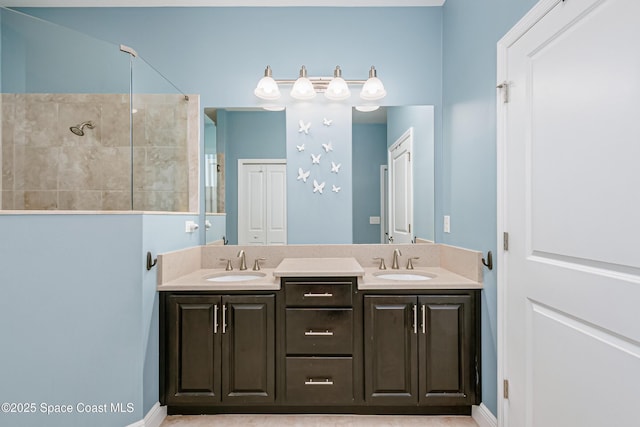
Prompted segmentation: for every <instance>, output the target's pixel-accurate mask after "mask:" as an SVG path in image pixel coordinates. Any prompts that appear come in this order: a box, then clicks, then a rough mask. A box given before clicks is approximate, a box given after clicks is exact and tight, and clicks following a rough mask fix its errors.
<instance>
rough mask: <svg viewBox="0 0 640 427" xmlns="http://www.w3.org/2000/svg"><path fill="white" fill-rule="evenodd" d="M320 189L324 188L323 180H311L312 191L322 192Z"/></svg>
mask: <svg viewBox="0 0 640 427" xmlns="http://www.w3.org/2000/svg"><path fill="white" fill-rule="evenodd" d="M322 190H324V182H323V183H321V184H318V181H316V180H315V179H314V180H313V192H314V193H320V194H322Z"/></svg>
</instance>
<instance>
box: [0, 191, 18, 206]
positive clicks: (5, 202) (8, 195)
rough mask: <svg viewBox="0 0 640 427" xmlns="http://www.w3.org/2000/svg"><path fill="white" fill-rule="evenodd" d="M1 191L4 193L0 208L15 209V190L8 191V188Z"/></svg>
mask: <svg viewBox="0 0 640 427" xmlns="http://www.w3.org/2000/svg"><path fill="white" fill-rule="evenodd" d="M0 193H2V206H0V209H5V210H6V209H15V208H14V207H13V195H14V192H13V191H7V190H2V191H0Z"/></svg>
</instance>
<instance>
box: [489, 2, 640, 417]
mask: <svg viewBox="0 0 640 427" xmlns="http://www.w3.org/2000/svg"><path fill="white" fill-rule="evenodd" d="M639 19H640V2H639V1H638V0H567V1H565V2H563V1H561V0H555V1H547V0H543V1H541V2H540V3H539V4H538V5H537V6H536V8H534V9H533V10H532V11H531V12H530V13H529V14H528V15H527V16H525V17H524V18H523V20H522V21H521V23H519V24H518V25H517V26H516V27H515V28H514V29H512V30H511V31H510V32H509V33H508V34H507V35H506V36H505V37H504V38H503V40H501V42H500V43H499V45H498V52H499V53H498V69H499V80H500V81H506V82H507V83H508V89H509V91H508V92H509V93H508V103H502V96H501V97H500V98H499V107H498V109H499V111H498V129H499V136H498V152H499V162H498V163H499V165H501V166H499V178H498V180H499V182H500V183H501V188H500V190H499V212H501V213H500V214H499V217H500V218H499V230H501V231H502V230H503V231H506V232H508V250H507V251H504V250H501V251H500V254H499V256H500V258H499V262H498V265H499V266H500V268H499V271H498V288H499V298H500V301H499V316H500V319H499V325H500V326H499V334H500V347H501V348H500V349H499V354H500V356H499V357H500V362H499V365H500V366H499V372H500V374H499V375H500V377H501V378H500V379H501V380H502V379H504V380H507V381H508V398H503V393H502V392H503V391H504V389H503V387H504V385H505V383H504V382H503V381H499V388H500V391H501V392H500V396H499V402H500V403H499V406H500V408H499V409H500V410H499V424H500V425H501V426H510V427H532V426H534V427H554V426H562V427H602V426H627V425H638V414H637V405H638V402H640V392H639V391H638V381H639V380H640V310H639V309H638V302H639V301H640V255H639V254H640V250H639V249H638V243H639V242H640V220H639V218H640V215H639V214H638V212H639V211H640V193H639V188H640V166H639V160H640V120H639V118H640V103H639V102H638V100H640V54H639V52H640V24H639V22H640V21H639ZM500 261H501V262H500Z"/></svg>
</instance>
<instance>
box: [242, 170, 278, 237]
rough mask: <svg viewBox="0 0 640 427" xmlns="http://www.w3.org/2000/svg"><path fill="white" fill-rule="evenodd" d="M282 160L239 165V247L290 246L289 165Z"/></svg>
mask: <svg viewBox="0 0 640 427" xmlns="http://www.w3.org/2000/svg"><path fill="white" fill-rule="evenodd" d="M283 162H284V161H282V160H276V161H267V160H243V159H241V160H239V161H238V244H239V245H284V244H286V243H287V217H286V212H287V207H286V204H287V202H286V180H285V177H286V165H285V164H284V163H283Z"/></svg>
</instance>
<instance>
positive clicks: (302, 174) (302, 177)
mask: <svg viewBox="0 0 640 427" xmlns="http://www.w3.org/2000/svg"><path fill="white" fill-rule="evenodd" d="M309 174H311V171H310V170H309V171H306V172H305V171H303V170H302V168H298V177H297V178H296V179H297V180H298V181H300V180H302V182H307V178H309Z"/></svg>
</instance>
